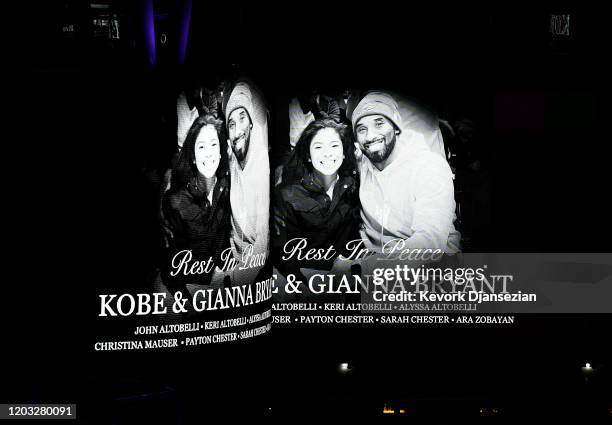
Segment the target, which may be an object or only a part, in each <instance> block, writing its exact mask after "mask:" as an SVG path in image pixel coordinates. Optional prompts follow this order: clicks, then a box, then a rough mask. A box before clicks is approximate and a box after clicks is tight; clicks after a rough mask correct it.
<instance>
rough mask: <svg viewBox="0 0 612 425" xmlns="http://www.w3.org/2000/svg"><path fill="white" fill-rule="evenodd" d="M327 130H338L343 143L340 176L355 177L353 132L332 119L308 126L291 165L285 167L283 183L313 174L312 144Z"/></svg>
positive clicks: (300, 139) (296, 147) (320, 120)
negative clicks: (321, 132)
mask: <svg viewBox="0 0 612 425" xmlns="http://www.w3.org/2000/svg"><path fill="white" fill-rule="evenodd" d="M325 128H332V129H334V130H336V132H337V133H338V135H339V136H340V140H341V141H342V150H343V152H344V161H342V165H341V166H340V168H339V169H338V175H339V176H342V177H344V176H354V175H355V173H354V171H355V170H356V169H357V161H356V159H355V146H354V138H353V132H352V130H351V128H350V127H348V126H347V125H345V124H339V123H337V122H336V121H334V120H333V119H331V118H323V119H318V120H315V121H312V122H311V123H310V124H308V125H307V126H306V128H305V129H304V131H302V134H301V135H300V138H299V140H298V142H297V144H296V145H295V150H294V152H293V155H292V157H291V160H290V161H289V163H288V164H287V165H286V166H285V167H284V171H283V182H293V181H296V180H299V179H301V178H302V177H304V174H305V173H306V172H308V173H310V172H312V169H313V167H312V163H311V162H310V161H309V159H310V143H311V142H312V139H313V138H314V136H316V135H317V133H318V132H319V131H321V130H323V129H325Z"/></svg>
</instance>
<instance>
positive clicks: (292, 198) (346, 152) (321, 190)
mask: <svg viewBox="0 0 612 425" xmlns="http://www.w3.org/2000/svg"><path fill="white" fill-rule="evenodd" d="M288 167H289V168H290V169H287V170H286V171H287V173H285V174H284V177H283V183H282V184H281V185H280V186H279V187H278V188H277V190H276V194H275V200H274V217H275V229H276V235H275V238H273V240H274V251H275V255H276V259H277V261H276V266H277V268H278V270H279V271H280V272H281V273H282V274H283V275H285V276H286V275H287V274H288V273H294V274H296V275H298V276H299V275H300V270H299V268H300V267H306V268H313V269H320V270H330V269H332V267H334V268H336V267H335V266H337V264H336V263H338V262H339V261H342V260H340V259H339V258H338V257H339V256H340V255H341V254H345V253H346V252H347V249H346V244H347V242H349V241H352V240H356V239H359V232H358V226H359V196H358V194H359V188H358V178H357V172H356V166H355V158H354V145H353V140H352V137H351V134H350V129H348V128H347V127H346V126H344V125H342V124H338V123H336V122H335V121H334V120H331V119H322V120H316V121H313V122H311V123H310V124H309V125H308V126H307V127H306V128H305V129H304V131H303V132H302V135H301V136H300V139H299V140H298V142H297V144H296V148H295V152H294V157H293V159H292V160H291V161H290V162H289V165H288ZM295 238H305V239H306V242H307V248H308V249H316V250H319V251H320V252H323V251H325V252H332V253H333V255H327V256H325V258H324V259H316V260H310V261H309V260H301V261H297V260H295V259H293V258H292V259H283V258H282V257H283V252H284V251H283V250H284V247H285V244H286V243H287V242H289V241H291V240H292V239H295ZM330 247H331V248H332V249H331V250H330Z"/></svg>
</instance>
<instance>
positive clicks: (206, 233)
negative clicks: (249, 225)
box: [162, 115, 231, 284]
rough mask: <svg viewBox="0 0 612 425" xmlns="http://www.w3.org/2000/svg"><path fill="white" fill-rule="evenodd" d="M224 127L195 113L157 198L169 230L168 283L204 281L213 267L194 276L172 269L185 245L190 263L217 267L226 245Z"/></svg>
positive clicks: (227, 207)
mask: <svg viewBox="0 0 612 425" xmlns="http://www.w3.org/2000/svg"><path fill="white" fill-rule="evenodd" d="M224 131H225V130H224V126H223V124H222V122H221V121H220V120H217V119H215V118H214V117H213V116H210V115H206V116H202V117H199V118H198V119H197V120H196V121H194V123H193V125H192V126H191V128H190V129H189V132H188V133H187V137H186V138H185V143H184V144H183V149H182V150H181V154H180V156H179V159H178V161H177V164H176V165H175V167H174V168H173V170H172V180H171V182H172V183H171V186H170V190H168V192H166V194H165V195H164V198H163V201H162V208H163V212H164V216H165V217H166V219H167V220H168V222H169V224H170V227H171V230H172V234H173V238H172V241H171V246H170V258H169V261H168V263H169V264H168V266H169V267H168V270H166V271H165V273H164V281H165V282H167V283H177V282H180V283H181V284H183V283H196V284H209V283H210V282H211V279H212V275H213V273H214V268H212V269H211V268H207V269H206V272H205V273H202V274H198V275H193V274H185V273H183V274H181V273H176V270H174V271H173V270H172V259H173V257H174V256H176V255H177V254H178V253H180V252H181V251H183V250H189V251H191V257H190V258H191V259H192V260H193V261H194V262H196V261H201V262H209V261H210V262H211V263H214V264H216V265H218V266H221V259H220V256H221V253H222V252H223V250H225V249H226V248H228V247H229V231H230V229H231V225H230V217H231V211H230V202H229V185H230V179H229V172H228V157H227V146H226V140H227V137H226V136H225V134H224ZM210 259H212V260H210Z"/></svg>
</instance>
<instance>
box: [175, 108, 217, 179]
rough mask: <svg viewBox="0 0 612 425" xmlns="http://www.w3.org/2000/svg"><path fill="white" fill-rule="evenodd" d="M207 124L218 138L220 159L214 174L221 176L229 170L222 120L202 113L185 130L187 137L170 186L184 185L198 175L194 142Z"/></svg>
mask: <svg viewBox="0 0 612 425" xmlns="http://www.w3.org/2000/svg"><path fill="white" fill-rule="evenodd" d="M207 125H212V126H214V127H215V130H217V137H218V138H219V151H220V153H221V160H220V161H219V167H218V168H217V172H216V173H215V175H216V176H217V178H221V177H223V176H225V175H226V174H227V171H228V170H229V159H228V156H227V135H226V134H225V126H224V125H223V121H221V120H219V119H217V118H215V117H213V116H212V115H204V116H201V117H198V118H197V119H196V120H195V121H194V122H193V124H192V125H191V128H190V129H189V131H188V132H187V137H186V138H185V142H184V143H183V148H182V149H181V153H180V155H179V158H178V161H177V162H176V165H175V166H174V168H173V169H172V187H174V188H181V187H185V186H187V183H189V182H190V181H191V180H192V179H193V178H195V177H196V176H197V175H198V168H197V166H196V164H195V142H196V140H197V138H198V135H199V134H200V131H202V128H204V127H205V126H207Z"/></svg>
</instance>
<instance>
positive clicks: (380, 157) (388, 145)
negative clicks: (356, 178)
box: [361, 135, 397, 164]
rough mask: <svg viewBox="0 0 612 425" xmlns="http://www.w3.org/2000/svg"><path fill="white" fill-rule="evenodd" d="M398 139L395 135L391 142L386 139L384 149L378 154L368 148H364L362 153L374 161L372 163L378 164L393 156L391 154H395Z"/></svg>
mask: <svg viewBox="0 0 612 425" xmlns="http://www.w3.org/2000/svg"><path fill="white" fill-rule="evenodd" d="M396 139H397V137H396V136H395V135H394V136H393V138H392V139H391V140H389V141H387V139H386V138H385V141H384V147H383V148H382V149H380V150H378V151H376V152H370V151H369V150H368V149H367V148H362V149H361V151H362V152H363V154H364V155H365V156H366V157H367V158H368V159H369V160H370V161H372V163H374V164H378V163H379V162H383V161H385V160H386V159H387V158H389V155H391V152H393V149H394V148H395V141H396Z"/></svg>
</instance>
